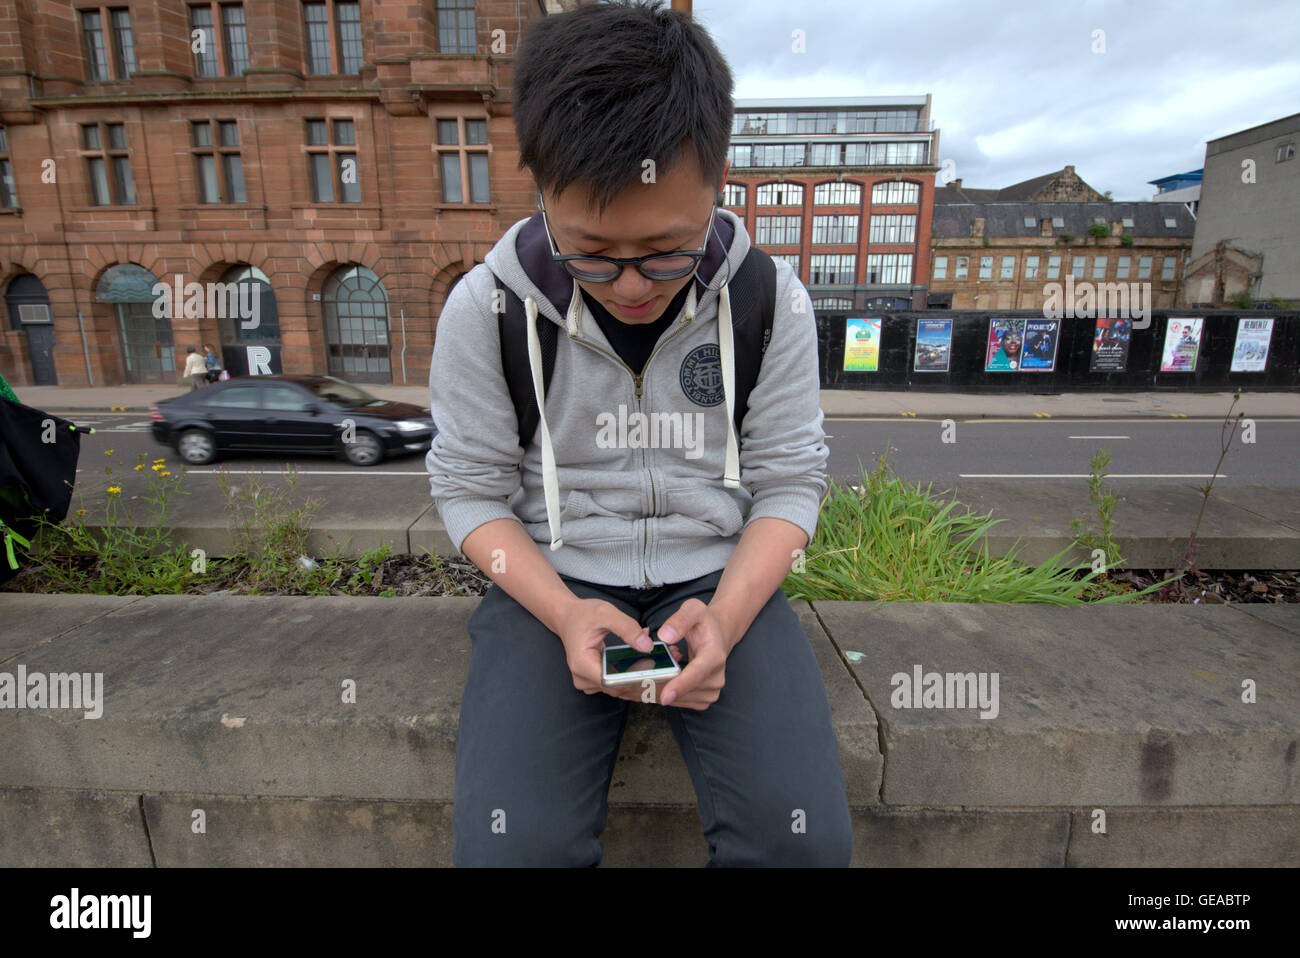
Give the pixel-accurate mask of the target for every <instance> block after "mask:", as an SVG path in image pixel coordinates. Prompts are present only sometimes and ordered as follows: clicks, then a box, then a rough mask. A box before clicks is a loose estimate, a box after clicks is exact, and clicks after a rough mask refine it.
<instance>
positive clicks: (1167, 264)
mask: <svg viewBox="0 0 1300 958" xmlns="http://www.w3.org/2000/svg"><path fill="white" fill-rule="evenodd" d="M1160 278H1161V279H1173V278H1174V257H1172V256H1166V257H1165V261H1164V265H1162V266H1161V267H1160Z"/></svg>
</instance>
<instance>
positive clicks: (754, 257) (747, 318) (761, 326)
mask: <svg viewBox="0 0 1300 958" xmlns="http://www.w3.org/2000/svg"><path fill="white" fill-rule="evenodd" d="M727 289H728V290H729V292H730V297H731V335H732V342H733V344H734V346H735V357H736V405H735V423H736V437H737V438H738V439H739V438H740V435H741V426H742V425H743V424H744V421H745V413H746V412H747V411H748V410H749V394H750V392H752V391H753V389H754V385H755V384H756V383H757V382H758V370H759V367H760V366H761V365H762V362H763V355H764V353H766V352H767V345H768V343H770V342H771V341H772V319H773V316H774V315H775V313H776V261H775V260H773V259H772V257H771V256H770V255H768V254H767V253H765V252H763V250H761V249H759V248H758V247H757V246H751V247H750V248H749V253H748V254H746V256H745V259H744V262H742V263H741V264H740V269H738V270H736V275H735V277H734V278H733V279H731V280H730V281H728V284H727Z"/></svg>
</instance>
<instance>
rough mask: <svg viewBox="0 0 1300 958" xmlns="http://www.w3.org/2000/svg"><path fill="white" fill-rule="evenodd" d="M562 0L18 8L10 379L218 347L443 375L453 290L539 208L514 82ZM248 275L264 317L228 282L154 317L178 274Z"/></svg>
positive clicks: (135, 377)
mask: <svg viewBox="0 0 1300 958" xmlns="http://www.w3.org/2000/svg"><path fill="white" fill-rule="evenodd" d="M544 6H551V5H550V4H547V5H543V4H539V3H537V2H535V0H478V2H474V0H413V2H411V3H409V4H399V3H381V2H377V0H361V2H357V0H308V2H302V0H257V2H253V0H248V2H244V3H238V2H236V3H227V2H186V3H181V2H170V0H166V2H164V0H144V2H141V0H130V2H129V3H128V2H124V0H122V2H117V3H113V2H106V3H105V4H104V5H102V6H96V5H94V4H93V3H91V2H78V3H72V2H67V0H35V2H17V0H0V256H2V257H3V262H2V264H0V289H3V290H4V293H5V305H6V310H5V319H4V322H2V323H0V371H2V372H3V373H4V376H5V377H6V378H7V379H9V380H10V381H11V382H13V383H14V384H16V385H30V384H46V383H49V384H54V383H58V384H62V385H87V384H94V385H109V384H117V383H123V382H132V383H134V382H145V383H147V382H162V383H175V382H176V381H177V379H178V376H179V371H180V369H181V368H182V366H183V364H184V358H185V347H186V346H188V345H194V346H199V344H201V343H205V342H207V343H212V344H213V345H216V346H218V352H219V353H224V357H225V360H226V363H227V365H228V368H231V369H232V371H236V370H242V369H243V368H246V367H247V364H248V362H249V357H250V356H252V357H254V358H255V359H256V360H257V361H258V362H261V361H263V360H267V361H268V362H269V363H270V365H271V366H273V367H274V368H282V369H283V370H284V371H285V372H308V371H316V372H330V373H334V374H336V375H340V376H343V377H345V378H348V379H352V380H358V381H370V382H393V383H397V384H404V383H412V384H418V383H423V382H424V381H425V379H426V377H427V373H428V368H429V358H430V350H431V348H432V342H433V328H434V318H435V317H436V316H437V314H438V311H439V310H440V308H441V305H442V303H443V302H444V300H445V297H446V294H447V292H448V290H449V289H450V286H451V284H453V283H454V282H455V281H456V280H457V279H458V278H459V277H460V276H462V275H463V274H464V273H466V272H468V271H469V269H470V268H472V267H473V266H474V265H475V264H476V263H479V262H482V261H483V257H484V255H485V254H486V253H487V251H488V250H489V249H490V248H491V246H492V244H493V243H494V242H495V241H496V240H497V239H498V238H499V237H500V236H501V234H502V233H503V232H504V231H505V230H506V229H507V228H508V227H509V226H510V225H511V224H512V223H514V222H515V221H516V220H518V219H521V218H523V217H525V216H527V215H529V214H530V213H531V212H532V209H533V207H534V205H535V202H534V195H533V192H532V187H531V180H530V178H529V177H528V176H527V174H526V173H524V172H521V171H519V170H518V169H517V167H518V153H517V150H516V147H515V141H514V129H513V125H512V119H511V114H510V103H509V100H510V96H509V91H510V85H511V53H512V52H513V51H514V49H515V45H516V42H517V39H518V37H519V35H520V32H521V30H522V29H523V28H524V26H525V25H526V23H527V22H528V21H529V20H530V19H532V18H535V17H539V16H542V15H543V13H542V10H543V7H544ZM239 282H243V283H245V284H250V283H251V284H255V285H256V290H255V291H256V300H257V306H258V317H257V319H258V321H257V323H256V325H254V324H253V323H252V322H251V321H250V320H249V319H248V318H247V314H246V313H238V312H232V310H231V309H230V308H229V307H230V305H231V302H232V301H234V300H237V297H234V296H232V297H230V300H229V301H227V300H223V298H222V296H221V294H220V292H218V296H217V298H216V301H215V302H214V301H213V299H212V297H211V292H210V290H211V287H208V289H209V294H208V296H207V297H206V298H205V297H202V296H200V297H194V298H190V297H185V298H184V299H183V301H182V302H177V303H175V304H174V308H173V309H171V310H170V312H171V315H170V316H167V315H163V316H158V315H156V314H157V313H158V312H159V310H158V308H157V307H156V305H155V304H156V303H157V302H158V296H157V295H155V293H154V292H153V288H154V286H155V284H157V283H163V284H165V285H166V286H167V287H169V288H176V284H179V288H180V289H181V290H182V291H184V288H185V285H186V284H189V283H198V284H236V283H239ZM217 288H218V290H220V289H221V288H225V289H227V290H230V289H233V287H232V286H225V287H217ZM251 291H252V290H249V289H245V290H243V292H246V293H247V292H251ZM252 298H253V297H251V296H249V297H247V298H246V299H245V305H247V304H248V302H250V301H251V300H252ZM187 307H188V308H187ZM163 312H164V313H166V312H167V310H163ZM250 348H251V352H250Z"/></svg>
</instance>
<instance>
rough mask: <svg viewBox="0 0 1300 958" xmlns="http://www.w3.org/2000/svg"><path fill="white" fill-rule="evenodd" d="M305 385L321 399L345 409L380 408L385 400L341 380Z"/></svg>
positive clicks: (321, 380)
mask: <svg viewBox="0 0 1300 958" xmlns="http://www.w3.org/2000/svg"><path fill="white" fill-rule="evenodd" d="M303 385H304V386H306V387H307V388H308V389H310V390H311V391H312V392H313V393H315V394H316V395H317V396H318V397H319V398H321V399H323V400H325V401H326V402H328V403H333V404H334V405H335V406H341V407H342V408H344V409H356V408H358V407H360V406H380V405H383V403H384V400H382V399H376V398H375V397H374V396H372V395H370V394H369V393H367V392H365V391H364V390H361V389H358V388H357V387H356V386H354V385H352V384H351V383H345V382H344V381H343V380H341V379H318V380H315V381H313V382H306V383H303Z"/></svg>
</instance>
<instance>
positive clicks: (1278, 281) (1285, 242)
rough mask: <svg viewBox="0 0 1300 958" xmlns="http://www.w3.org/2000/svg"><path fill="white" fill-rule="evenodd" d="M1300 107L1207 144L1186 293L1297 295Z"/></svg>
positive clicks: (1197, 298)
mask: <svg viewBox="0 0 1300 958" xmlns="http://www.w3.org/2000/svg"><path fill="white" fill-rule="evenodd" d="M1298 143H1300V113H1294V114H1292V115H1291V116H1287V117H1283V118H1282V119H1280V120H1273V121H1272V122H1270V123H1263V124H1261V125H1259V126H1254V127H1251V128H1250V129H1248V130H1242V131H1241V132H1239V133H1233V134H1231V135H1230V136H1222V137H1219V138H1218V139H1216V140H1210V141H1209V142H1208V143H1206V144H1205V170H1204V176H1203V178H1202V181H1201V203H1200V208H1199V210H1198V212H1197V216H1196V236H1195V238H1194V239H1193V241H1192V262H1191V265H1190V268H1189V270H1188V277H1187V283H1186V289H1185V290H1184V299H1185V301H1186V302H1188V303H1193V302H1203V303H1212V304H1214V305H1222V304H1223V302H1224V298H1225V297H1231V296H1233V295H1234V294H1244V295H1245V296H1247V297H1249V298H1251V299H1255V300H1283V301H1287V302H1291V301H1300V229H1298V228H1297V224H1298V223H1300V157H1297V156H1296V146H1297V144H1298Z"/></svg>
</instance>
